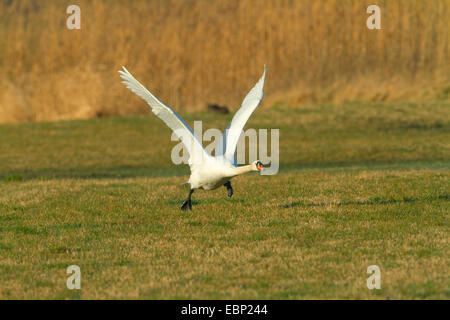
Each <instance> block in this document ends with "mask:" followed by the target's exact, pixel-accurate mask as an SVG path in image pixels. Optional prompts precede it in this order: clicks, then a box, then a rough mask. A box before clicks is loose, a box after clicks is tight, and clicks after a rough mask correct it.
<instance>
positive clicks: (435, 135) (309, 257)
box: [0, 103, 450, 299]
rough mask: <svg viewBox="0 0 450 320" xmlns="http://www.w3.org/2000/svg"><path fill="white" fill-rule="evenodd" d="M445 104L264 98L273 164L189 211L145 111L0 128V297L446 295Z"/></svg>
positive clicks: (449, 131)
mask: <svg viewBox="0 0 450 320" xmlns="http://www.w3.org/2000/svg"><path fill="white" fill-rule="evenodd" d="M449 107H450V105H448V103H447V104H446V103H435V104H427V105H415V104H407V103H391V104H370V105H367V104H362V103H348V104H344V105H342V106H338V107H333V106H322V107H314V108H313V107H301V108H297V109H293V110H288V109H286V108H285V107H283V106H279V107H274V108H272V109H264V108H263V109H260V110H258V111H257V112H256V113H255V115H254V116H253V117H252V118H251V120H250V122H249V126H250V127H256V128H258V127H261V128H264V127H270V128H280V144H281V146H280V161H281V171H280V173H279V174H278V175H276V176H270V177H269V176H257V175H249V176H246V177H239V178H237V179H236V181H235V183H234V184H233V185H234V188H235V195H234V196H233V198H232V199H228V198H226V196H225V190H221V189H219V190H216V191H214V192H208V193H207V192H202V191H199V192H196V193H195V194H194V199H195V200H194V211H192V212H187V213H182V212H180V211H179V209H178V207H179V205H180V203H181V202H182V201H183V198H184V197H185V196H186V192H187V189H186V187H183V186H181V185H180V184H181V183H182V182H184V181H186V175H187V173H188V169H187V167H186V166H178V167H175V166H173V165H172V164H171V163H170V147H171V145H175V143H174V142H172V143H171V145H169V144H168V143H167V142H168V140H169V131H168V130H167V129H165V128H164V125H163V124H161V123H160V122H159V121H158V120H157V119H155V118H154V117H140V118H111V119H101V120H90V121H70V122H58V123H40V124H23V125H3V126H0V179H1V180H0V181H1V182H0V236H1V241H0V283H1V285H0V298H80V297H81V298H87V299H88V298H387V297H389V298H394V299H395V298H447V299H448V298H449V297H450V292H449V291H448V287H449V280H448V263H449V259H448V256H449V250H448V240H449V239H448V238H449V237H448V222H449V221H448V211H449V207H450V206H449V193H448V190H449V186H450V184H449V176H450V174H449V173H450V171H449V169H450V148H449V146H450V143H449V141H450V124H449V123H450V121H449V112H448V110H449ZM288 112H289V113H288ZM186 118H187V119H188V120H189V122H192V120H194V119H204V120H205V123H204V127H206V126H207V127H218V128H224V127H225V126H226V124H227V121H228V120H229V118H230V117H228V116H221V115H217V114H200V113H198V114H195V113H194V114H189V115H186ZM204 129H206V128H204ZM70 264H78V265H79V266H80V267H81V270H82V290H81V291H69V290H67V289H66V287H65V281H66V277H67V275H66V274H65V268H66V267H67V266H68V265H70ZM371 264H377V265H379V266H380V268H381V272H382V289H381V290H379V291H370V290H368V289H367V287H366V279H367V276H368V275H367V274H366V268H367V266H369V265H371Z"/></svg>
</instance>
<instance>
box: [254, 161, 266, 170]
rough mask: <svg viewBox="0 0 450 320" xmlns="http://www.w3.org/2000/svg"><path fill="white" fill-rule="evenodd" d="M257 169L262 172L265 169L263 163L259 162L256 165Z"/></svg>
mask: <svg viewBox="0 0 450 320" xmlns="http://www.w3.org/2000/svg"><path fill="white" fill-rule="evenodd" d="M256 168H257V169H258V170H259V171H261V170H262V169H264V167H263V165H262V163H261V162H258V163H257V164H256Z"/></svg>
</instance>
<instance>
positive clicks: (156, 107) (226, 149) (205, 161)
mask: <svg viewBox="0 0 450 320" xmlns="http://www.w3.org/2000/svg"><path fill="white" fill-rule="evenodd" d="M119 74H120V77H121V78H122V79H123V80H124V81H122V83H123V84H124V85H125V86H126V87H127V88H128V89H130V90H131V91H132V92H134V93H135V94H137V95H138V96H139V97H141V98H142V99H144V100H145V101H146V102H147V103H148V104H149V105H150V107H151V108H152V111H153V113H154V114H155V115H156V116H158V117H159V118H160V119H161V120H162V121H164V123H165V124H166V125H167V126H168V127H169V128H171V129H172V130H173V131H174V132H175V133H176V134H177V135H178V136H179V137H180V139H181V141H182V142H183V145H184V146H185V147H186V149H187V151H188V152H189V166H190V169H191V176H190V177H189V181H188V184H190V187H191V188H190V191H189V195H188V198H187V199H186V201H185V202H184V203H183V205H182V207H181V209H182V210H187V209H191V195H192V193H193V192H194V190H195V189H204V190H213V189H217V188H218V187H220V186H225V187H226V188H227V190H228V196H229V197H231V196H232V195H233V189H232V188H231V183H230V179H232V178H233V177H236V176H238V175H241V174H244V173H247V172H251V171H261V170H262V168H263V167H262V164H261V162H260V161H255V162H253V163H252V164H250V165H247V166H241V167H238V166H237V164H236V161H235V152H236V146H237V142H238V140H239V137H240V135H241V132H242V130H243V128H244V125H245V123H246V122H247V120H248V118H249V117H250V115H251V114H252V113H253V111H254V110H255V109H256V107H257V106H258V104H259V103H260V101H261V100H262V98H263V88H264V79H265V75H266V70H265V69H264V73H263V75H262V77H261V78H260V79H259V81H258V83H257V84H256V85H255V86H254V87H253V89H252V90H250V92H249V93H248V94H247V96H246V97H245V99H244V101H243V102H242V106H241V108H240V109H239V110H238V111H237V112H236V114H235V115H234V117H233V120H231V123H230V125H229V126H228V128H227V130H226V131H225V132H224V133H223V135H222V137H221V139H220V141H219V143H218V144H217V146H216V149H215V154H216V155H215V156H214V157H213V156H211V155H210V154H209V153H208V152H207V151H206V150H205V148H204V147H203V145H202V143H201V142H200V140H199V139H198V137H197V136H196V135H195V134H194V131H193V130H192V129H191V128H190V127H189V125H188V124H187V123H186V122H184V120H183V119H182V118H181V117H180V116H179V115H178V114H177V113H176V112H175V111H173V110H172V109H171V108H169V107H167V106H166V105H164V104H163V103H162V102H160V101H159V100H158V99H157V98H156V97H155V96H154V95H153V94H152V93H151V92H150V91H148V90H147V89H146V88H145V87H144V86H143V85H142V84H140V83H139V81H137V80H136V79H135V78H134V77H133V76H132V75H131V73H129V72H128V70H127V69H125V67H123V71H119Z"/></svg>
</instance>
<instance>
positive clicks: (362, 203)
mask: <svg viewBox="0 0 450 320" xmlns="http://www.w3.org/2000/svg"><path fill="white" fill-rule="evenodd" d="M449 199H450V195H449V194H441V195H437V196H429V197H414V198H410V197H403V199H386V198H383V197H373V198H371V199H368V200H364V201H341V202H337V203H332V202H315V203H314V202H313V203H308V202H306V201H295V202H291V203H287V204H282V205H279V207H280V208H284V209H288V208H295V207H327V206H351V205H357V206H358V205H359V206H373V205H386V204H395V203H415V202H422V201H433V200H449Z"/></svg>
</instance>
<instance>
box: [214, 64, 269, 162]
mask: <svg viewBox="0 0 450 320" xmlns="http://www.w3.org/2000/svg"><path fill="white" fill-rule="evenodd" d="M265 77H266V66H264V73H263V75H262V76H261V78H260V79H259V81H258V82H257V83H256V85H255V86H254V87H253V88H252V89H251V90H250V92H249V93H248V94H247V96H246V97H245V99H244V101H243V102H242V105H241V108H240V109H239V110H238V111H237V112H236V114H235V115H234V117H233V119H232V120H231V122H230V124H229V125H228V128H227V129H226V130H225V132H224V133H223V135H222V137H221V139H220V140H219V142H218V143H217V146H216V151H215V154H216V156H221V155H224V156H225V159H227V160H228V161H229V162H231V163H235V158H234V155H235V152H236V146H237V143H238V140H239V137H240V135H241V132H242V130H243V129H244V126H245V124H246V123H247V120H248V119H249V118H250V116H251V115H252V113H253V111H255V109H256V107H257V106H258V105H259V103H260V102H261V100H262V98H263V96H264V90H263V89H264V79H265Z"/></svg>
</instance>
